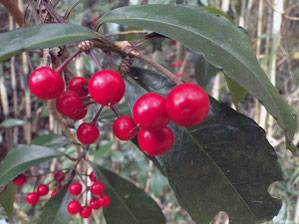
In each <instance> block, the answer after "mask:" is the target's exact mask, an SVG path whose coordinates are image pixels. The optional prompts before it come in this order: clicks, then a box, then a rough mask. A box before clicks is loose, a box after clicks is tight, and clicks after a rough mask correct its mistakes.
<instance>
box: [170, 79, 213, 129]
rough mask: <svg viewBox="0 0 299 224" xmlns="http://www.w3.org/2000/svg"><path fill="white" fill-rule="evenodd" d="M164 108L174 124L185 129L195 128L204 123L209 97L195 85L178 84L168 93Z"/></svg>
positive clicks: (207, 111)
mask: <svg viewBox="0 0 299 224" xmlns="http://www.w3.org/2000/svg"><path fill="white" fill-rule="evenodd" d="M165 108H166V111H167V114H168V116H169V118H170V119H171V120H172V121H174V122H175V123H177V124H179V125H181V126H185V127H190V126H195V125H197V124H200V123H201V122H202V121H204V119H205V118H206V117H207V115H208V113H209V108H210V101H209V96H208V95H207V93H206V92H205V90H204V89H203V88H201V87H200V86H199V85H197V84H194V83H184V84H180V85H178V86H176V87H174V88H173V89H172V90H171V91H170V92H169V93H168V95H167V97H166V104H165Z"/></svg>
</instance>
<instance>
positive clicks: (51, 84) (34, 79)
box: [29, 67, 64, 100]
mask: <svg viewBox="0 0 299 224" xmlns="http://www.w3.org/2000/svg"><path fill="white" fill-rule="evenodd" d="M29 88H30V91H31V92H32V93H33V94H34V95H35V96H37V97H38V98H41V99H44V100H48V99H54V98H57V97H58V96H59V95H60V94H61V93H62V92H63V90H64V81H63V79H62V78H61V77H60V75H59V74H57V73H56V72H55V71H54V70H53V69H51V68H49V67H40V68H38V69H36V70H34V71H33V73H32V74H31V75H30V77H29Z"/></svg>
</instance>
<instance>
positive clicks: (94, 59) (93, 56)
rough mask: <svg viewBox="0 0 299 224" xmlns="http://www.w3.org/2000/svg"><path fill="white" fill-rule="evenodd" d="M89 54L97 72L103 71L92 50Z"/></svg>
mask: <svg viewBox="0 0 299 224" xmlns="http://www.w3.org/2000/svg"><path fill="white" fill-rule="evenodd" d="M89 54H90V56H91V58H92V60H93V61H94V62H95V63H96V65H97V67H98V70H99V71H101V70H103V67H102V65H101V63H100V61H99V59H98V57H97V55H96V54H95V53H94V51H93V50H92V49H90V50H89Z"/></svg>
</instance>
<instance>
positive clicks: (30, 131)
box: [0, 0, 299, 224]
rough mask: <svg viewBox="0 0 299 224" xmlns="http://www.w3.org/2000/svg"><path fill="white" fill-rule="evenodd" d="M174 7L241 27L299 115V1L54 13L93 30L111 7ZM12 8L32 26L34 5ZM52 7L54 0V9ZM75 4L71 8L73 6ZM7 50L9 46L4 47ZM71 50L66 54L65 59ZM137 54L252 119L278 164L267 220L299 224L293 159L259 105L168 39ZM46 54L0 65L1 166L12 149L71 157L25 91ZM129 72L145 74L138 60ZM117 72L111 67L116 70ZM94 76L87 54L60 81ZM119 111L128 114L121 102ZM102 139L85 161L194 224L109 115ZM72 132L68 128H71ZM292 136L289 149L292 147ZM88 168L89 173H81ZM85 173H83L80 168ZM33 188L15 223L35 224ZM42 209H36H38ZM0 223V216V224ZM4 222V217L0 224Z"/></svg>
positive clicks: (86, 0)
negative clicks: (34, 148) (36, 148)
mask: <svg viewBox="0 0 299 224" xmlns="http://www.w3.org/2000/svg"><path fill="white" fill-rule="evenodd" d="M169 2H176V3H177V4H188V5H197V6H199V7H209V8H215V9H218V10H220V11H222V12H224V13H225V14H226V15H227V16H228V17H229V18H230V20H231V21H232V22H233V23H235V24H237V25H238V26H241V27H243V28H245V29H246V30H247V32H248V35H249V37H250V40H251V43H252V46H253V48H254V50H255V52H256V55H257V59H258V60H259V62H260V64H261V66H262V68H263V69H264V70H265V72H266V74H267V75H268V77H269V79H270V80H271V82H272V83H273V84H274V85H275V86H276V87H277V88H278V90H279V92H280V94H282V95H283V96H284V98H285V99H286V100H287V102H288V103H289V104H290V105H292V107H293V108H294V110H295V111H296V112H297V113H298V111H299V104H298V102H299V88H298V83H299V75H298V73H299V63H298V62H299V2H298V0H201V1H200V0H198V1H197V0H177V1H171V0H148V1H140V0H119V1H113V0H111V1H108V0H107V1H105V0H99V1H94V0H81V1H74V0H72V1H70V0H61V1H60V2H59V3H58V4H57V6H56V8H55V9H56V10H57V12H58V13H60V14H61V15H64V14H65V12H66V11H67V10H68V9H69V8H70V6H72V5H73V6H74V9H73V10H72V13H71V15H70V20H69V21H70V23H73V24H81V25H84V26H87V27H90V28H92V27H93V26H94V24H95V22H96V20H97V19H98V18H99V17H101V15H103V14H104V13H105V12H108V11H109V10H111V9H113V8H118V7H122V6H126V5H137V4H157V3H159V4H164V3H165V4H167V3H169ZM17 3H18V6H19V7H20V9H21V10H23V12H24V14H25V16H26V18H27V20H28V21H30V22H32V23H34V22H35V21H36V20H37V15H36V13H35V8H36V5H37V4H38V2H35V1H31V0H28V1H24V2H23V1H22V0H18V2H17ZM54 3H55V1H54V2H53V4H54ZM75 6H76V7H75ZM15 28H17V25H16V24H15V23H14V21H13V19H12V18H11V16H9V14H8V13H7V11H6V10H5V9H4V7H3V6H2V5H0V32H6V31H9V30H12V29H15ZM132 30H137V29H136V28H134V27H124V26H119V25H115V24H109V25H105V26H104V27H102V28H101V32H103V33H105V34H108V33H109V34H112V33H118V32H125V31H132ZM146 32H147V31H143V30H138V32H137V33H138V34H128V35H111V36H110V37H109V38H110V39H111V40H115V41H121V40H127V41H129V40H133V39H136V38H138V37H141V36H142V35H144V34H145V33H146ZM11 44H14V43H11ZM60 50H61V49H50V52H49V57H53V55H55V54H56V56H57V54H59V51H60ZM73 50H74V48H72V47H70V48H69V49H68V51H69V53H71V52H72V51H73ZM138 50H140V51H142V52H143V53H144V54H146V55H148V56H150V57H151V58H153V59H154V60H156V61H158V62H159V63H161V64H162V65H163V66H165V67H167V68H168V69H169V70H171V71H172V72H173V73H175V74H176V75H177V76H178V77H181V78H182V79H183V80H187V81H194V82H198V83H199V84H200V85H202V86H203V87H204V88H205V89H206V90H207V91H208V93H209V94H210V95H212V96H213V97H215V98H216V99H217V100H219V101H221V102H224V103H225V104H227V105H230V106H231V107H233V108H234V109H236V110H238V111H240V112H241V113H243V114H245V115H247V116H249V117H250V118H252V119H254V120H255V122H256V123H258V124H259V125H260V126H261V127H263V128H264V129H265V131H266V133H267V139H268V140H269V142H270V143H271V145H272V146H273V147H274V148H275V150H276V152H277V154H278V158H279V163H280V164H281V167H282V170H283V174H284V181H281V182H279V183H274V184H272V185H271V187H270V188H269V192H270V193H271V194H272V195H273V196H275V197H279V198H281V199H282V200H283V206H282V209H281V211H280V213H279V214H278V216H277V217H275V218H274V220H273V221H272V222H268V223H275V224H285V223H288V224H296V223H297V224H298V223H299V155H298V153H294V154H293V153H291V152H290V151H288V150H286V148H285V138H284V134H283V132H282V130H281V129H280V127H279V126H278V125H277V123H276V122H275V121H274V119H273V118H272V117H271V116H269V114H268V113H267V112H266V110H265V109H264V107H263V106H262V105H261V104H260V103H259V102H258V101H257V100H256V99H254V98H253V97H252V96H251V95H249V94H246V92H245V91H244V90H243V89H242V88H240V89H239V94H238V95H237V96H231V95H230V94H229V91H228V89H229V86H228V83H227V81H226V79H225V77H224V75H223V73H221V72H220V71H219V70H218V69H217V68H215V67H213V66H212V65H211V64H209V63H208V62H207V61H206V60H205V58H204V57H203V56H200V55H196V54H194V53H192V52H191V51H189V50H188V49H186V48H185V47H184V46H182V45H181V44H180V43H178V42H176V41H173V40H169V39H157V40H153V41H151V42H149V43H147V44H145V45H143V46H142V47H140V48H138ZM98 53H99V56H100V59H101V63H103V65H104V67H106V68H115V67H116V66H118V65H119V64H120V62H121V59H120V58H119V57H117V56H116V55H107V54H100V51H98ZM43 60H45V55H44V54H41V52H40V51H30V52H27V54H21V55H18V56H15V57H13V58H11V59H10V60H8V61H6V62H4V63H1V64H0V161H1V160H2V159H3V158H4V157H5V155H6V153H7V152H8V151H9V150H10V149H11V148H13V147H14V146H15V145H17V144H38V145H45V146H49V147H56V148H57V147H62V148H65V152H67V153H69V154H74V153H75V151H76V150H75V146H74V145H70V144H68V143H69V140H68V139H67V138H66V137H64V136H63V135H62V129H61V127H60V126H59V124H58V123H57V122H56V121H55V120H54V119H53V117H52V116H51V115H49V112H48V107H47V103H45V102H44V101H41V100H39V99H37V98H36V97H33V96H32V95H31V94H30V92H29V90H28V87H27V82H28V75H29V74H30V72H31V71H32V69H34V68H36V67H38V66H40V65H41V64H42V63H43ZM134 66H138V67H144V68H148V69H152V68H151V67H150V66H148V65H146V64H144V63H143V62H140V61H137V60H136V61H135V62H134ZM116 68H117V67H116ZM95 71H96V66H95V64H94V62H93V61H92V60H91V59H90V58H89V57H88V56H86V55H81V56H80V57H78V58H77V59H76V60H75V61H74V62H72V63H71V64H70V65H69V66H68V69H67V71H66V72H65V73H66V74H65V75H66V77H72V76H75V75H78V76H85V77H87V78H89V77H90V76H91V75H92V74H93V73H94V72H95ZM96 109H97V108H96V107H95V108H90V109H89V112H88V115H87V117H86V120H91V118H92V115H93V113H94V111H96ZM119 109H120V111H121V112H125V111H127V107H126V105H125V103H123V104H122V105H121V106H120V108H119ZM101 118H102V119H104V122H103V123H101V127H100V128H101V139H100V141H98V142H97V143H96V144H93V145H92V147H91V153H90V155H89V157H90V159H91V160H93V161H96V162H98V163H100V164H102V165H103V166H105V167H107V168H110V169H111V170H113V171H114V172H116V173H118V174H120V175H122V176H123V177H126V178H128V179H130V180H131V181H133V182H134V183H135V184H136V185H137V186H138V187H141V188H144V189H145V190H146V191H147V192H148V193H149V194H150V195H151V196H152V197H153V198H154V199H155V200H156V201H157V202H158V204H159V205H160V206H161V208H162V209H163V212H164V214H165V216H166V218H167V221H168V223H169V224H170V223H173V224H187V223H188V224H189V223H190V224H191V223H193V222H192V221H191V219H190V217H189V215H188V213H187V212H185V211H184V210H182V209H181V208H180V206H179V205H178V203H177V202H176V199H175V196H174V193H173V192H172V190H171V189H170V188H169V186H168V183H167V179H166V178H165V177H163V176H162V175H161V173H160V172H159V171H158V170H157V169H156V168H155V167H154V166H153V164H152V162H151V161H148V160H147V159H146V158H145V157H144V156H143V154H142V153H141V152H140V151H139V150H138V149H137V148H136V146H134V145H133V144H132V143H130V142H121V141H119V140H117V139H116V138H115V137H114V136H113V133H112V130H111V124H112V122H113V119H114V118H115V117H114V115H113V114H112V113H111V112H110V111H109V110H106V111H104V113H103V115H102V116H101ZM67 122H68V125H69V126H70V127H77V126H78V124H79V122H76V123H73V122H72V121H70V120H68V121H67ZM71 130H73V131H74V129H71ZM298 142H299V133H298V132H297V133H296V135H295V138H294V140H293V143H294V144H295V145H297V146H298ZM70 165H71V164H70V162H69V161H64V162H63V161H57V160H53V161H52V162H51V163H44V164H41V165H40V166H39V167H35V168H32V169H30V170H29V171H28V172H29V173H37V172H39V170H40V169H49V170H54V168H55V167H60V168H66V167H69V166H70ZM86 169H88V168H86ZM86 171H88V170H86ZM31 189H32V183H30V182H29V183H27V184H26V185H25V187H23V188H22V189H21V190H18V193H17V196H16V203H15V205H14V211H15V215H14V218H15V221H14V223H35V222H36V220H37V217H38V215H39V214H40V210H39V209H32V208H31V206H29V205H27V204H26V203H25V202H24V194H25V193H27V192H29V191H31ZM39 206H41V205H38V206H37V207H39ZM0 210H1V209H0ZM1 211H2V212H1V214H2V216H0V217H3V218H5V215H4V213H3V210H1ZM0 220H1V218H0ZM2 222H3V223H6V222H5V221H4V219H3V220H2V221H0V223H2ZM72 223H97V224H102V223H105V220H104V218H103V216H102V215H101V214H98V215H94V222H90V221H84V222H83V221H82V220H81V219H74V220H73V222H72ZM212 223H213V224H216V223H218V224H221V223H223V224H226V223H227V215H226V214H225V213H219V215H218V216H217V217H216V218H215V220H214V221H212Z"/></svg>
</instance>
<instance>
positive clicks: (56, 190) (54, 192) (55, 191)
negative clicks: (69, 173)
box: [51, 189, 58, 197]
mask: <svg viewBox="0 0 299 224" xmlns="http://www.w3.org/2000/svg"><path fill="white" fill-rule="evenodd" d="M57 192H58V189H55V190H54V191H52V193H51V197H52V196H53V195H54V194H56V193H57Z"/></svg>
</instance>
